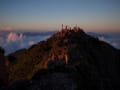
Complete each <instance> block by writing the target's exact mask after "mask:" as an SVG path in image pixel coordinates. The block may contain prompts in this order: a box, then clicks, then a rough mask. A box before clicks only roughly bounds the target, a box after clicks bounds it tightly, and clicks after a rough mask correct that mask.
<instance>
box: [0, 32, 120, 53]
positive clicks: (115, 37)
mask: <svg viewBox="0 0 120 90" xmlns="http://www.w3.org/2000/svg"><path fill="white" fill-rule="evenodd" d="M54 33H55V32H53V31H52V32H15V31H9V32H8V31H0V47H2V48H4V49H5V52H6V55H7V54H10V53H12V52H15V51H17V50H19V49H23V48H29V47H30V46H32V45H33V44H36V43H38V42H40V41H42V40H46V39H47V38H49V37H50V36H51V35H53V34H54ZM87 34H89V35H91V36H93V37H96V38H98V39H99V40H102V41H105V42H107V43H109V44H111V45H112V46H114V47H115V48H117V49H120V33H107V32H104V33H102V32H101V33H93V32H87Z"/></svg>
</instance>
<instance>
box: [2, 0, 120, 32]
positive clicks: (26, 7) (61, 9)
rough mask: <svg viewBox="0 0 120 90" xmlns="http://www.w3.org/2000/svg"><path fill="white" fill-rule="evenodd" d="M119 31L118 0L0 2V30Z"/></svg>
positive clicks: (119, 12)
mask: <svg viewBox="0 0 120 90" xmlns="http://www.w3.org/2000/svg"><path fill="white" fill-rule="evenodd" d="M61 24H67V25H70V26H74V25H76V24H77V25H79V26H80V27H81V28H83V29H85V30H86V31H100V30H101V31H120V0H0V30H2V29H4V30H11V29H14V30H56V29H57V30H58V29H60V27H61Z"/></svg>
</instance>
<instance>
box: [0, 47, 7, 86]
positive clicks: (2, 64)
mask: <svg viewBox="0 0 120 90" xmlns="http://www.w3.org/2000/svg"><path fill="white" fill-rule="evenodd" d="M4 53H5V51H4V50H3V49H2V48H1V47H0V88H1V87H3V86H6V85H8V72H7V66H8V64H9V63H8V60H7V59H6V58H5V56H4Z"/></svg>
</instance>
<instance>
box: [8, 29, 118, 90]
mask: <svg viewBox="0 0 120 90" xmlns="http://www.w3.org/2000/svg"><path fill="white" fill-rule="evenodd" d="M7 57H8V59H9V61H10V65H9V79H10V81H11V83H12V82H15V81H18V80H28V82H29V80H32V81H33V83H32V84H30V87H31V89H30V88H29V89H28V87H27V86H25V87H27V89H28V90H36V87H37V88H39V89H38V90H41V88H42V87H44V89H43V90H45V88H46V90H53V88H55V87H54V84H55V83H54V80H53V79H52V80H53V81H52V84H53V86H50V87H49V89H47V87H46V86H47V85H48V86H49V83H50V81H51V78H52V77H53V76H54V74H55V75H57V76H58V78H57V79H55V80H58V81H59V78H61V79H62V78H63V79H64V78H67V77H70V78H69V80H70V81H71V83H72V82H75V83H73V84H72V85H73V88H74V89H71V88H72V87H71V84H69V83H68V82H66V85H68V86H65V88H68V87H71V88H70V89H65V88H63V87H61V86H59V84H60V83H59V82H58V83H57V84H58V87H59V89H57V87H56V88H55V90H64V89H65V90H80V89H82V90H83V89H87V90H91V89H95V90H104V89H111V88H114V89H116V88H117V89H119V88H120V87H119V83H120V71H119V68H120V51H119V50H117V49H115V48H114V47H112V46H111V45H109V44H107V43H105V42H103V41H100V40H99V39H97V38H94V37H92V36H89V35H87V34H86V33H85V32H84V31H83V30H82V29H81V28H73V29H63V30H62V31H60V32H57V33H56V34H54V35H53V36H52V37H50V38H48V39H47V40H45V41H41V42H39V43H37V44H35V45H33V46H31V47H30V48H29V49H23V50H20V51H17V52H15V53H12V54H10V55H8V56H7ZM43 69H44V70H43ZM39 70H43V71H39ZM37 72H38V73H37ZM35 73H36V74H35ZM58 73H59V74H60V75H61V73H62V75H63V77H60V76H59V74H58ZM41 75H43V76H41ZM64 75H65V77H64ZM40 77H43V81H41V80H42V78H40ZM35 78H38V79H35ZM45 78H48V81H46V80H45ZM44 80H45V81H44ZM49 80H50V81H49ZM65 80H66V79H65ZM39 83H41V84H42V83H46V84H45V85H43V86H40V85H39ZM63 83H65V82H63ZM22 84H23V83H21V84H20V85H22ZM61 84H62V83H61ZM13 87H15V85H14V84H13V86H11V87H10V88H13ZM25 87H23V88H25ZM16 88H17V87H16ZM50 88H52V89H50ZM60 88H61V89H60ZM27 89H26V90H27Z"/></svg>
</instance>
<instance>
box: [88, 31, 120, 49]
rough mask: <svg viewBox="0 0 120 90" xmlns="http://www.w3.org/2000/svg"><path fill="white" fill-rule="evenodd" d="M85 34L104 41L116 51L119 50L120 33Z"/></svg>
mask: <svg viewBox="0 0 120 90" xmlns="http://www.w3.org/2000/svg"><path fill="white" fill-rule="evenodd" d="M87 34H89V35H91V36H93V37H95V38H98V39H99V40H101V41H105V42H107V43H109V44H110V45H112V46H113V47H115V48H117V49H120V32H97V33H93V32H88V33H87Z"/></svg>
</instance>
